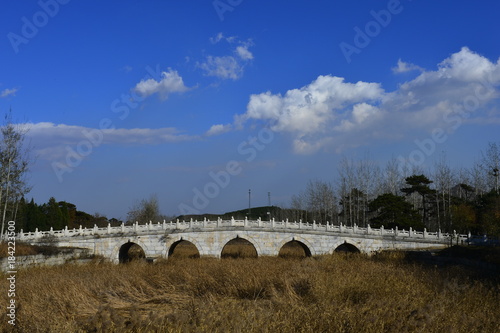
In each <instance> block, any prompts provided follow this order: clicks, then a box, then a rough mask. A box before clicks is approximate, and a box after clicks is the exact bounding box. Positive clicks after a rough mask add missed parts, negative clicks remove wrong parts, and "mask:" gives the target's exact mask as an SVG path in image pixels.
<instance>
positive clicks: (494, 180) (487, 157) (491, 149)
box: [481, 142, 500, 193]
mask: <svg viewBox="0 0 500 333" xmlns="http://www.w3.org/2000/svg"><path fill="white" fill-rule="evenodd" d="M481 166H482V168H483V172H484V174H485V178H486V180H487V184H488V187H489V188H490V189H492V190H495V192H497V193H498V185H499V183H498V181H499V177H500V147H499V145H498V144H497V143H495V142H490V143H489V144H488V149H487V150H486V152H482V159H481Z"/></svg>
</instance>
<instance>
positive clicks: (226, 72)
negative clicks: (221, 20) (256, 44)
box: [196, 33, 254, 80]
mask: <svg viewBox="0 0 500 333" xmlns="http://www.w3.org/2000/svg"><path fill="white" fill-rule="evenodd" d="M221 40H224V41H226V42H227V43H229V44H234V43H237V44H239V45H238V46H236V48H234V49H231V53H232V54H231V55H223V56H213V55H207V56H206V57H205V60H204V61H203V62H201V63H200V62H197V63H196V65H197V67H198V68H201V69H202V70H203V71H204V72H205V75H207V76H214V77H218V78H220V79H223V80H227V79H232V80H238V79H239V78H241V77H242V76H243V71H244V68H245V66H246V65H247V64H248V63H249V62H250V61H251V60H253V58H254V56H253V54H252V52H251V51H250V50H249V48H250V47H251V46H252V45H253V43H252V41H251V40H247V41H244V42H243V41H239V40H238V39H237V38H236V37H225V36H224V35H223V34H222V33H218V34H217V35H216V36H215V37H212V38H210V42H211V43H212V44H217V43H219V42H220V41H221Z"/></svg>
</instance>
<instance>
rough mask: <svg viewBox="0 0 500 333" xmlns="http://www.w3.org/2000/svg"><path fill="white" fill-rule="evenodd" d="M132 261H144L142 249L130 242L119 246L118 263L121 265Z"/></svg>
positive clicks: (144, 253) (144, 255)
mask: <svg viewBox="0 0 500 333" xmlns="http://www.w3.org/2000/svg"><path fill="white" fill-rule="evenodd" d="M134 260H146V252H145V251H144V249H143V248H142V247H141V246H140V245H139V244H137V243H134V242H131V241H129V242H127V243H125V244H123V245H122V246H120V250H119V251H118V262H119V263H121V264H123V263H127V262H131V261H134Z"/></svg>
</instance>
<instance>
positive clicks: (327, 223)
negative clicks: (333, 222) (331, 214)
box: [325, 221, 330, 231]
mask: <svg viewBox="0 0 500 333" xmlns="http://www.w3.org/2000/svg"><path fill="white" fill-rule="evenodd" d="M329 224H330V222H328V221H326V224H325V231H328V225H329Z"/></svg>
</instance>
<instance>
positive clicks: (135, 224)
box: [134, 221, 139, 232]
mask: <svg viewBox="0 0 500 333" xmlns="http://www.w3.org/2000/svg"><path fill="white" fill-rule="evenodd" d="M138 229H139V222H138V221H135V223H134V231H135V232H137V230H138Z"/></svg>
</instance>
